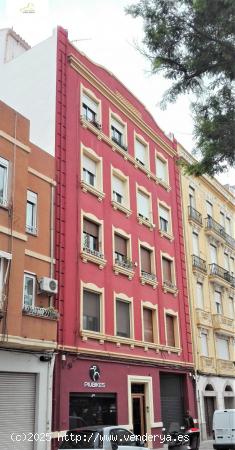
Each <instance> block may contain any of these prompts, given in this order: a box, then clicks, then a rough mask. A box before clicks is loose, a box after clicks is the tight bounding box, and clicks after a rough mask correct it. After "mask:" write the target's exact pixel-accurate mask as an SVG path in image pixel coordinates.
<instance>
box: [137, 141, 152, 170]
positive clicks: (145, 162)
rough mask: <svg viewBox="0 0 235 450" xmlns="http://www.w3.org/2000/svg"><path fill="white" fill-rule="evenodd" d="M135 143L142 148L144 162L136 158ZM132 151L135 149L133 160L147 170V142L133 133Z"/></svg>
mask: <svg viewBox="0 0 235 450" xmlns="http://www.w3.org/2000/svg"><path fill="white" fill-rule="evenodd" d="M137 143H139V144H140V145H141V146H142V147H143V148H144V160H143V161H142V158H138V155H137V145H138V144H137ZM134 149H135V159H136V161H137V162H138V164H139V165H140V166H141V167H145V169H148V170H149V144H148V142H147V141H146V140H145V139H144V138H143V137H142V136H141V135H139V134H137V133H136V132H134Z"/></svg>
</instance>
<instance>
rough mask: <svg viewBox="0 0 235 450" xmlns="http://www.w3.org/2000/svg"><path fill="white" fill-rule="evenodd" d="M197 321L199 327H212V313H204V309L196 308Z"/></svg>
mask: <svg viewBox="0 0 235 450" xmlns="http://www.w3.org/2000/svg"><path fill="white" fill-rule="evenodd" d="M196 321H197V324H198V325H204V326H206V327H211V326H212V318H211V313H209V312H208V311H204V310H203V309H200V308H196Z"/></svg>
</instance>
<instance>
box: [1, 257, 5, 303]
mask: <svg viewBox="0 0 235 450" xmlns="http://www.w3.org/2000/svg"><path fill="white" fill-rule="evenodd" d="M4 274H5V259H4V258H0V309H1V308H2V306H3V302H4V298H3V294H4V287H3V285H4Z"/></svg>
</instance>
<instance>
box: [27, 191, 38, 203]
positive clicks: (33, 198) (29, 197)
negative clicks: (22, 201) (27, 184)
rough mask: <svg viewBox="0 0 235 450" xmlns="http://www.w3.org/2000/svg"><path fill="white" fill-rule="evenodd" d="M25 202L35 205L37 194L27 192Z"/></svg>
mask: <svg viewBox="0 0 235 450" xmlns="http://www.w3.org/2000/svg"><path fill="white" fill-rule="evenodd" d="M27 201H28V202H30V203H33V204H34V205H36V203H37V194H35V192H32V191H27Z"/></svg>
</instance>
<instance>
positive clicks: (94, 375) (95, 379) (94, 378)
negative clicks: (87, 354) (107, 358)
mask: <svg viewBox="0 0 235 450" xmlns="http://www.w3.org/2000/svg"><path fill="white" fill-rule="evenodd" d="M89 376H90V379H91V381H84V383H83V386H84V387H89V388H105V387H106V383H100V382H99V379H100V368H99V366H97V365H96V364H94V365H93V366H91V367H90V369H89Z"/></svg>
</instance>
